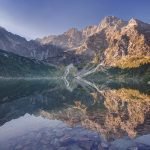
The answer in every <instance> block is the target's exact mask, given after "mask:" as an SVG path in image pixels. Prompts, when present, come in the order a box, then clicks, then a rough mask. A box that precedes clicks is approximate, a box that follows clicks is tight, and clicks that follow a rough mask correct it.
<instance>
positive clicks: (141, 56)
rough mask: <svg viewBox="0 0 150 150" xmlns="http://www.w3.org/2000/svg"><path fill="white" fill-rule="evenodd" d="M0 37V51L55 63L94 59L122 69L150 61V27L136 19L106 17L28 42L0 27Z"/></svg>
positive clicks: (79, 62)
mask: <svg viewBox="0 0 150 150" xmlns="http://www.w3.org/2000/svg"><path fill="white" fill-rule="evenodd" d="M0 37H1V38H0V48H1V49H3V50H6V51H11V52H13V53H16V54H19V55H22V56H26V57H31V58H36V59H40V60H44V61H47V62H52V63H55V62H57V64H69V63H74V64H82V63H88V62H90V61H91V60H93V59H94V58H95V57H98V58H99V59H98V60H99V61H98V62H97V63H100V62H103V63H104V64H105V65H108V66H119V67H125V68H127V67H137V66H139V65H141V64H143V63H149V62H150V61H149V60H150V24H147V23H144V22H142V21H139V20H137V19H131V20H129V21H128V22H127V21H124V20H121V19H119V18H117V17H115V16H108V17H105V18H104V19H103V20H102V21H101V22H100V23H99V24H98V25H91V26H88V27H85V28H83V29H82V30H78V29H76V28H71V29H69V30H68V31H66V32H64V33H62V34H60V35H49V36H47V37H44V38H38V39H36V40H31V41H27V40H26V39H25V38H22V37H20V36H18V35H15V34H12V33H10V32H8V31H6V30H5V29H3V28H0ZM87 60H88V61H87ZM134 61H136V63H133V62H134Z"/></svg>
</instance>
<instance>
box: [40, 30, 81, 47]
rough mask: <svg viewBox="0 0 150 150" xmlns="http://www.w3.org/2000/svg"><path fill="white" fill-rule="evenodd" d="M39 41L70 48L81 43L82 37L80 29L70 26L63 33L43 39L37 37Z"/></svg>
mask: <svg viewBox="0 0 150 150" xmlns="http://www.w3.org/2000/svg"><path fill="white" fill-rule="evenodd" d="M39 41H40V43H41V44H52V45H57V46H60V47H62V48H66V49H70V48H74V47H78V46H79V45H80V44H81V43H82V41H83V37H82V32H81V31H78V30H77V29H76V28H71V29H69V30H68V31H67V32H65V33H64V34H61V35H58V36H48V37H45V38H43V39H39Z"/></svg>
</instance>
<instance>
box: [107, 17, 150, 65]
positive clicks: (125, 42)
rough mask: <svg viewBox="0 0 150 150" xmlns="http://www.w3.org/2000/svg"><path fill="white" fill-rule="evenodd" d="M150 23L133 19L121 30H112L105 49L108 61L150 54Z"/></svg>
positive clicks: (109, 62)
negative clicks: (113, 31)
mask: <svg viewBox="0 0 150 150" xmlns="http://www.w3.org/2000/svg"><path fill="white" fill-rule="evenodd" d="M149 31H150V25H149V24H145V23H143V22H140V21H137V20H134V19H131V20H130V21H129V23H128V24H127V25H126V26H124V27H123V28H121V31H116V32H115V33H112V32H110V33H109V34H110V35H109V36H108V43H109V46H108V48H107V49H106V50H105V52H104V54H105V58H106V59H105V60H106V63H108V64H111V63H112V62H115V60H117V59H122V58H123V57H124V56H127V57H132V56H133V57H142V56H143V57H144V56H150V32H149Z"/></svg>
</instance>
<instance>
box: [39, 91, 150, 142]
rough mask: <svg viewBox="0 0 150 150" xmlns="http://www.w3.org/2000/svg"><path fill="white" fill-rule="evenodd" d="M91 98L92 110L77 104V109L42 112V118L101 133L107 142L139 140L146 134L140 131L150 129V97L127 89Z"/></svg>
mask: <svg viewBox="0 0 150 150" xmlns="http://www.w3.org/2000/svg"><path fill="white" fill-rule="evenodd" d="M91 95H92V96H93V99H94V101H93V104H92V105H91V106H90V107H87V106H86V105H84V104H82V103H81V102H80V101H76V102H75V104H74V106H72V107H69V108H67V109H64V110H62V111H60V112H57V113H56V112H52V113H49V112H45V111H41V112H40V115H42V116H43V117H46V118H49V119H59V120H63V121H65V122H66V123H67V124H69V125H71V126H74V125H77V124H81V125H82V126H83V127H86V128H89V129H92V130H95V131H97V132H99V133H100V134H102V135H103V136H104V137H105V138H107V139H108V140H111V139H114V138H115V139H116V138H120V137H123V136H126V135H128V136H129V137H136V136H137V135H138V133H139V131H140V134H143V133H145V131H144V130H143V133H142V131H141V130H142V126H147V130H148V129H149V127H150V125H149V123H148V122H149V121H147V119H148V118H147V116H148V115H149V114H150V96H148V95H145V94H141V93H140V92H138V91H137V90H128V89H120V90H107V91H104V92H103V93H101V94H100V93H97V92H96V93H91ZM103 101H104V103H103ZM98 103H101V105H99V107H98V106H97V105H96V104H98ZM102 104H103V105H102ZM102 106H103V107H102ZM139 127H140V129H139Z"/></svg>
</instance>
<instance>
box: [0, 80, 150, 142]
mask: <svg viewBox="0 0 150 150" xmlns="http://www.w3.org/2000/svg"><path fill="white" fill-rule="evenodd" d="M70 85H71V87H72V88H71V90H70V88H69V90H68V87H66V86H65V82H64V81H63V80H34V81H31V80H30V81H27V80H2V81H0V125H1V127H0V140H2V139H4V137H5V136H6V135H7V134H6V135H5V133H4V132H3V134H1V132H2V131H5V130H7V129H9V128H8V127H7V124H9V123H11V122H12V121H13V122H14V123H15V124H18V125H19V123H18V121H17V119H18V118H20V117H22V116H24V115H25V114H27V113H28V114H30V115H34V116H40V117H41V118H45V119H46V120H47V119H48V120H55V119H57V120H60V121H61V123H63V122H64V123H65V126H70V127H71V128H75V127H76V126H80V127H82V130H83V129H88V130H92V131H94V132H96V133H100V135H102V136H103V138H104V139H107V141H113V140H115V139H119V138H123V137H124V136H129V137H132V138H133V137H134V138H135V137H137V136H139V135H143V134H150V117H149V116H150V95H148V93H147V91H144V89H143V92H141V90H137V86H136V85H135V86H134V85H133V86H132V89H131V83H130V84H129V87H128V86H127V85H128V84H127V83H126V85H125V86H123V84H121V86H120V85H119V83H118V86H116V85H114V86H112V85H113V83H111V82H109V84H105V82H103V83H101V84H100V83H97V84H94V83H92V85H93V86H90V85H89V84H88V83H86V82H82V81H81V80H73V82H71V83H70ZM142 86H143V85H142ZM142 86H141V87H142ZM95 87H96V88H95ZM134 87H135V88H134ZM146 89H147V88H146ZM31 118H32V117H31ZM13 119H15V120H13ZM24 119H25V120H26V118H24ZM33 120H34V119H33ZM41 122H42V123H43V125H45V126H42V127H43V128H46V127H47V125H48V124H49V123H47V121H46V122H45V120H44V121H41ZM50 124H51V123H50ZM4 126H5V130H4ZM30 129H31V130H32V128H30ZM18 131H19V129H18ZM27 132H29V131H27ZM12 134H13V135H14V134H15V135H17V130H14V131H13V132H12ZM4 135H5V136H4ZM9 136H10V134H8V135H7V137H9ZM10 137H11V136H10Z"/></svg>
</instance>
